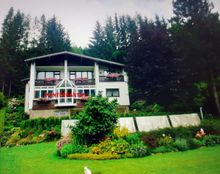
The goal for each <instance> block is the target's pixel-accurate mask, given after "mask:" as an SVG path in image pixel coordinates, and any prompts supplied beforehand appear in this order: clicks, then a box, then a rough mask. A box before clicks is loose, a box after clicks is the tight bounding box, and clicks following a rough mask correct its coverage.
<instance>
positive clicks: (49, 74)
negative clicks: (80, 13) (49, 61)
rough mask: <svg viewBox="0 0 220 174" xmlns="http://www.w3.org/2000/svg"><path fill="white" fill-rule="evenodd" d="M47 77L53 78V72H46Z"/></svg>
mask: <svg viewBox="0 0 220 174" xmlns="http://www.w3.org/2000/svg"><path fill="white" fill-rule="evenodd" d="M45 77H46V79H48V78H53V72H46V76H45Z"/></svg>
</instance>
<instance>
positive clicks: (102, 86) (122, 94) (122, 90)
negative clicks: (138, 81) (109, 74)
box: [97, 82, 130, 106]
mask: <svg viewBox="0 0 220 174" xmlns="http://www.w3.org/2000/svg"><path fill="white" fill-rule="evenodd" d="M111 88H118V89H119V97H109V100H110V101H111V100H113V99H117V100H118V103H119V105H123V106H128V105H130V101H129V93H128V84H127V83H126V82H99V84H98V86H97V90H98V92H99V91H101V92H102V96H103V97H106V89H111Z"/></svg>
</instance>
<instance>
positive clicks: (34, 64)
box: [25, 51, 130, 118]
mask: <svg viewBox="0 0 220 174" xmlns="http://www.w3.org/2000/svg"><path fill="white" fill-rule="evenodd" d="M25 62H26V63H27V65H29V66H30V78H29V79H28V80H27V83H26V88H25V112H26V113H27V114H29V115H30V118H37V117H49V116H56V117H61V116H68V115H71V114H72V112H76V111H78V110H80V109H81V108H83V106H84V103H85V102H86V100H87V99H88V97H89V96H95V95H98V94H101V95H102V96H103V97H108V98H109V100H113V99H117V101H118V103H119V105H120V109H121V110H126V109H127V108H128V106H129V104H130V102H129V94H128V77H127V73H126V72H125V71H124V65H123V64H121V63H117V62H112V61H108V60H103V59H98V58H94V57H90V56H85V55H79V54H75V53H71V52H66V51H64V52H59V53H53V54H48V55H44V56H39V57H34V58H29V59H26V60H25Z"/></svg>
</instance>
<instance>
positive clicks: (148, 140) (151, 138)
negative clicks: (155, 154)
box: [141, 135, 158, 148]
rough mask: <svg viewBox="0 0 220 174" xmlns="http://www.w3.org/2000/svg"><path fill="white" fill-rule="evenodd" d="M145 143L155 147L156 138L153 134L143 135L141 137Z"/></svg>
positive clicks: (156, 143) (156, 144)
mask: <svg viewBox="0 0 220 174" xmlns="http://www.w3.org/2000/svg"><path fill="white" fill-rule="evenodd" d="M141 140H142V141H143V142H144V144H145V145H147V146H148V147H149V148H156V147H157V146H158V140H157V138H156V137H154V136H148V135H145V136H143V137H142V138H141Z"/></svg>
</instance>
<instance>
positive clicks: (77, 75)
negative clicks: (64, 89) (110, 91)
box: [69, 71, 93, 80]
mask: <svg viewBox="0 0 220 174" xmlns="http://www.w3.org/2000/svg"><path fill="white" fill-rule="evenodd" d="M69 78H70V79H71V80H74V79H80V78H85V79H93V72H92V71H82V72H81V71H77V72H74V71H70V76H69Z"/></svg>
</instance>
